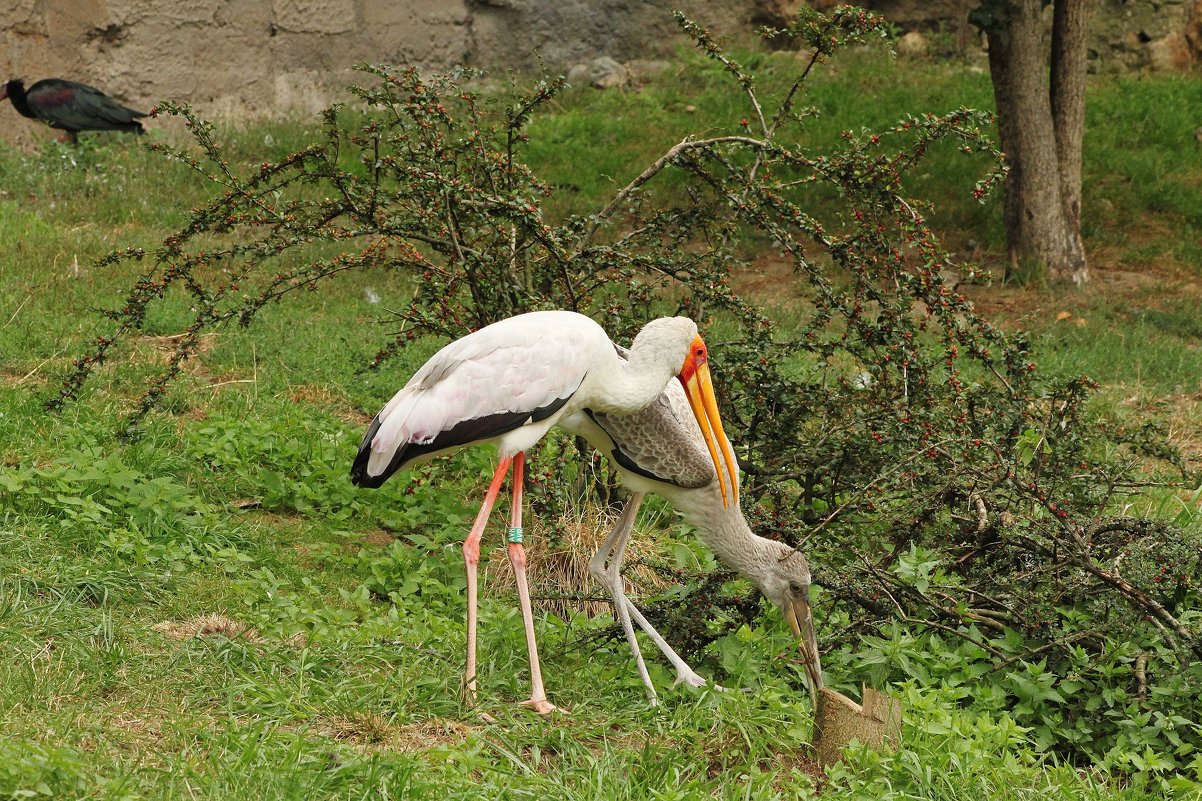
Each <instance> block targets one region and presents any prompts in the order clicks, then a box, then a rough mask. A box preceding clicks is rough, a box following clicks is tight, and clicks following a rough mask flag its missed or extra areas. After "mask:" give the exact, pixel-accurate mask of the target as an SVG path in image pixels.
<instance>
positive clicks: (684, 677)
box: [672, 671, 722, 690]
mask: <svg viewBox="0 0 1202 801" xmlns="http://www.w3.org/2000/svg"><path fill="white" fill-rule="evenodd" d="M678 684H686V685H688V686H689V687H704V686H705V685H707V684H709V682H708V681H706V680H705V679H703V678H702V677H701V676H699V675H698V674H696V673H694V672H692V671H689V672H688V673H685V672H684V671H681V672H679V673H677V674H676V681H674V682H672V686H674V687H675V686H676V685H678ZM714 686H715V687H716V688H717V689H719V690H720V689H722V688H721V687H718V685H716V684H715V685H714Z"/></svg>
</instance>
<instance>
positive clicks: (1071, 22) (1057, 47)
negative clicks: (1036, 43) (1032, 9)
mask: <svg viewBox="0 0 1202 801" xmlns="http://www.w3.org/2000/svg"><path fill="white" fill-rule="evenodd" d="M1088 6H1089V1H1088V0H1058V2H1057V3H1056V5H1055V8H1054V10H1053V13H1052V124H1053V125H1054V126H1055V128H1056V156H1057V158H1058V160H1059V162H1060V199H1061V201H1062V202H1063V203H1064V213H1065V214H1066V215H1068V221H1069V224H1070V225H1072V227H1073V231H1074V232H1075V233H1076V235H1077V238H1078V239H1080V237H1081V141H1082V139H1083V134H1084V131H1085V53H1086V50H1087V48H1086V46H1085V22H1086V17H1087V16H1088V13H1087V12H1088Z"/></svg>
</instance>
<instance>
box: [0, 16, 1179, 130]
mask: <svg viewBox="0 0 1202 801" xmlns="http://www.w3.org/2000/svg"><path fill="white" fill-rule="evenodd" d="M799 4H800V0H675V2H672V3H667V2H663V0H0V80H4V79H6V78H7V77H22V78H25V79H26V80H27V81H28V82H32V81H36V80H38V79H40V78H44V77H65V78H73V79H75V80H80V81H84V82H85V83H90V84H93V85H95V86H97V87H99V88H101V89H103V90H105V91H107V92H109V93H110V94H112V95H114V96H115V97H117V98H118V99H120V100H122V101H124V102H126V103H127V104H129V105H132V106H134V107H138V108H141V109H147V108H149V107H150V106H151V105H152V104H153V103H154V102H155V101H156V100H158V99H161V98H164V97H174V98H180V99H183V100H187V101H189V102H191V103H193V104H194V105H195V106H197V107H198V108H199V109H200V110H201V111H202V113H204V114H206V115H211V116H222V117H229V118H236V119H246V118H250V117H253V116H259V115H268V114H276V115H278V114H283V113H298V114H311V113H312V112H314V111H316V110H318V109H320V108H323V107H325V106H326V105H328V104H329V103H330V102H332V101H334V100H337V99H340V98H341V97H343V95H342V93H341V87H342V86H343V85H344V84H345V83H346V82H347V81H348V74H347V69H348V68H349V67H350V66H351V65H352V64H355V63H358V62H362V61H371V62H377V63H391V64H408V63H415V64H419V65H421V66H424V67H433V68H439V67H446V66H449V65H453V64H461V63H471V64H477V65H482V66H492V67H498V66H499V67H523V66H529V65H531V64H532V63H534V62H535V60H536V58H540V57H541V59H542V60H543V61H544V62H545V63H546V64H548V65H550V66H551V67H553V68H555V69H560V68H567V67H570V66H572V65H573V64H577V63H579V62H582V61H589V60H590V59H593V58H595V57H597V56H608V57H611V58H613V59H617V60H618V61H622V62H626V61H631V60H634V59H647V58H670V57H671V54H672V53H673V52H675V50H676V48H678V47H680V46H682V44H683V39H682V38H681V36H680V34H679V33H678V32H677V29H676V26H675V24H674V23H673V21H672V19H671V16H670V14H669V11H668V9H670V8H673V7H678V8H682V9H683V10H684V11H685V12H686V13H688V14H690V15H691V16H693V17H695V18H696V19H699V20H702V21H704V22H706V23H707V24H708V25H711V26H712V27H713V28H714V29H715V30H716V31H720V32H722V34H723V35H725V36H727V37H732V36H733V37H735V38H738V37H740V36H742V37H750V36H751V32H752V31H753V30H754V29H755V28H756V27H757V26H759V25H762V24H764V23H773V22H779V21H780V20H781V19H782V18H784V17H787V16H788V15H789V14H790V13H792V11H793V10H794V9H795V8H796V7H797V6H798V5H799ZM816 4H818V5H831V4H833V3H832V2H829V1H828V0H816ZM867 5H869V6H871V7H875V8H877V9H879V10H880V11H882V12H883V13H885V14H886V15H887V16H888V17H889V18H890V19H891V20H893V21H894V22H895V23H896V24H897V25H898V26H899V27H900V28H901V29H902V30H919V31H926V32H927V34H928V36H930V35H931V33H932V32H934V35H935V36H937V37H939V40H940V41H941V42H942V43H944V44H947V43H948V42H951V43H952V44H953V45H954V46H956V47H960V48H968V49H972V48H975V47H979V40H978V38H977V37H976V36H975V33H974V32H973V31H972V30H971V28H969V27H968V26H967V25H966V24H965V19H966V16H967V10H968V9H969V8H970V7H971V6H972V5H974V2H973V0H931V2H924V0H878V2H871V0H870V2H868V3H867ZM1095 8H1096V15H1095V25H1094V29H1095V30H1094V40H1095V46H1094V48H1093V51H1094V52H1093V63H1094V64H1095V66H1102V67H1104V68H1106V69H1111V68H1115V69H1118V68H1123V69H1131V68H1143V67H1147V66H1156V67H1176V68H1182V67H1185V66H1188V65H1189V64H1190V63H1193V62H1194V61H1195V60H1196V59H1198V57H1199V55H1200V54H1202V0H1098V2H1097V3H1096V4H1095ZM1191 15H1192V16H1191ZM1191 25H1192V28H1191V27H1190V26H1191ZM933 52H935V53H936V54H938V52H939V51H938V50H935V51H933ZM535 53H537V54H538V55H537V56H535V55H534V54H535ZM578 74H579V73H578ZM46 133H47V132H46V130H45V129H44V128H41V127H40V126H37V125H36V124H34V123H31V122H29V121H26V120H24V119H23V118H20V117H18V116H17V115H16V113H15V111H14V110H13V109H12V108H11V107H9V106H8V104H7V103H5V104H4V105H2V106H0V137H3V138H5V139H7V140H9V141H15V142H20V143H23V144H26V145H27V144H29V143H31V142H35V141H38V140H40V139H42V138H44V137H45V136H46Z"/></svg>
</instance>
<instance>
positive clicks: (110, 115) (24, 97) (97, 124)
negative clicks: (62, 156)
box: [0, 78, 146, 142]
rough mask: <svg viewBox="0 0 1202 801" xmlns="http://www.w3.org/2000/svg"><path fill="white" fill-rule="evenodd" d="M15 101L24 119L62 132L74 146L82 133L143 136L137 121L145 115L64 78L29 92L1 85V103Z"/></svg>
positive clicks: (17, 83)
mask: <svg viewBox="0 0 1202 801" xmlns="http://www.w3.org/2000/svg"><path fill="white" fill-rule="evenodd" d="M6 97H7V98H8V99H9V100H11V101H12V104H13V106H14V107H15V108H16V109H17V113H18V114H20V115H21V116H23V117H29V118H30V119H35V120H41V121H42V122H44V123H46V124H47V125H49V126H50V127H51V128H57V129H59V130H61V131H63V132H64V133H63V136H62V137H60V138H62V139H63V140H64V141H68V142H75V141H76V138H77V137H76V134H77V133H78V132H79V131H128V132H130V133H139V134H140V133H142V132H143V129H142V123H140V122H138V117H145V116H146V115H145V114H144V113H143V112H141V111H134V110H133V109H132V108H127V107H125V106H123V105H121V104H120V103H118V102H117V101H116V100H113V99H112V98H111V97H109V96H108V95H106V94H105V93H104V92H102V91H100V90H99V89H97V88H95V87H93V86H88V85H87V84H83V83H76V82H75V81H68V80H65V79H63V78H46V79H45V80H41V81H38V82H37V83H35V84H34V85H33V86H31V87H29V88H28V89H26V88H25V82H24V81H22V80H20V79H13V80H11V81H8V82H7V83H4V84H0V100H3V99H4V98H6Z"/></svg>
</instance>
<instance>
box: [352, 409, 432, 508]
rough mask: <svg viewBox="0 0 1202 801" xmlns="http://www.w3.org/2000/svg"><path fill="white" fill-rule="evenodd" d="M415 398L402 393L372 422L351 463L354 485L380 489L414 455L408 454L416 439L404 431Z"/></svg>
mask: <svg viewBox="0 0 1202 801" xmlns="http://www.w3.org/2000/svg"><path fill="white" fill-rule="evenodd" d="M417 395H418V393H416V392H407V391H405V390H401V392H399V393H397V395H396V396H395V397H394V398H393V399H392V400H390V401H389V402H388V405H387V406H385V407H384V408H383V409H382V410H381V411H380V413H379V414H377V415H376V417H375V419H374V420H372V421H371V425H370V426H368V429H367V432H366V433H365V434H364V435H363V441H362V442H360V443H359V452H358V453H357V454H356V455H355V461H354V462H353V463H352V464H351V482H352V483H354V484H355V485H356V486H359V487H369V488H372V489H375V488H376V487H379V486H380V485H381V484H383V483H384V482H385V481H386V480H387V479H388V477H389V476H391V475H392V474H393V473H395V472H396V471H398V470H400V469H401V468H402V467H403V466H404V464H405V463H406V462H407V461H409V460H410V459H411V458H413V457H414V456H416V455H417V454H409V453H407V451H408V449H409V446H410V445H412V444H414V443H415V441H416V440H415V438H412V437H411V436H410V435H409V432H408V431H406V430H405V423H406V422H408V420H409V415H410V413H411V412H412V411H413V409H414V407H415V406H416V405H417V400H418V397H417ZM417 444H421V443H420V442H417Z"/></svg>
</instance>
